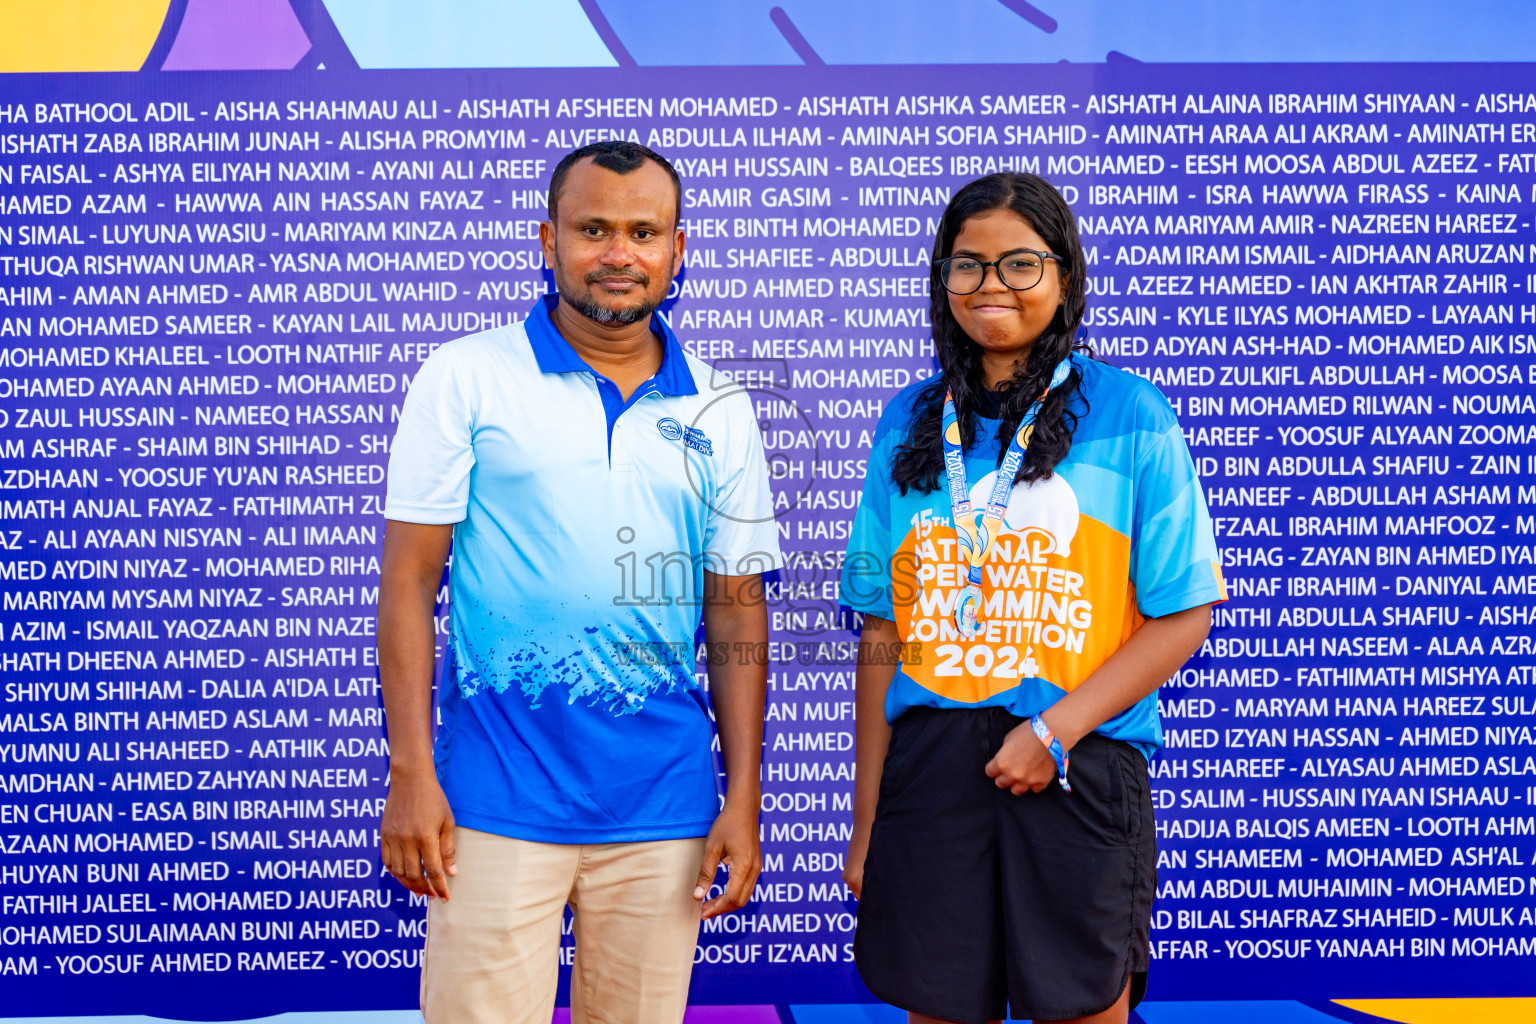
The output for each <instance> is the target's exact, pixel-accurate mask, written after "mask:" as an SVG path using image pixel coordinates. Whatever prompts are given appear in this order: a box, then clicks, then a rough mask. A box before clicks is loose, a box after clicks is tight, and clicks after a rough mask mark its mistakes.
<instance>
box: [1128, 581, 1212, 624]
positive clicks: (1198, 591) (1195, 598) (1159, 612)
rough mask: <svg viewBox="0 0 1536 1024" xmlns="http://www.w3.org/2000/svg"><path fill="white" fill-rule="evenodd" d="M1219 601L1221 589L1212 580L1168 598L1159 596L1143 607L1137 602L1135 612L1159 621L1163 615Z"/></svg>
mask: <svg viewBox="0 0 1536 1024" xmlns="http://www.w3.org/2000/svg"><path fill="white" fill-rule="evenodd" d="M1221 600H1222V596H1221V588H1220V587H1219V586H1217V585H1216V583H1215V581H1214V580H1213V581H1211V582H1210V583H1207V584H1201V585H1200V586H1198V587H1191V588H1190V589H1188V590H1181V591H1179V592H1178V593H1177V594H1173V595H1170V596H1168V597H1162V596H1159V597H1158V599H1157V600H1156V601H1148V602H1146V603H1145V604H1144V605H1143V604H1141V603H1140V602H1138V608H1137V610H1138V611H1140V612H1141V614H1142V615H1143V616H1144V617H1145V618H1149V619H1159V618H1162V617H1163V616H1164V615H1172V614H1174V613H1175V612H1184V611H1188V610H1189V609H1191V608H1195V607H1198V606H1200V605H1202V604H1216V603H1218V602H1220V601H1221Z"/></svg>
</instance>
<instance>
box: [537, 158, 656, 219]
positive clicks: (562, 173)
mask: <svg viewBox="0 0 1536 1024" xmlns="http://www.w3.org/2000/svg"><path fill="white" fill-rule="evenodd" d="M587 157H591V158H592V162H593V163H595V164H597V166H599V167H601V168H603V169H604V170H605V171H612V172H613V173H615V174H629V173H630V172H632V171H634V170H636V169H638V168H639V167H640V165H641V164H643V163H645V161H647V160H649V161H651V162H652V163H655V164H658V165H660V167H661V169H662V170H664V171H666V172H667V176H668V177H670V178H671V179H672V189H673V191H674V192H676V193H677V218H678V220H681V218H682V216H683V182H682V179H681V178H679V177H678V176H677V170H676V168H674V167H673V166H672V164H671V162H670V161H668V160H667V158H666V157H664V156H662V155H661V154H660V153H657V152H656V151H655V150H652V149H647V148H646V147H645V146H642V145H640V143H638V142H625V141H624V140H623V139H605V140H603V141H602V142H594V143H592V144H591V145H589V146H582V147H581V148H580V149H577V150H573V151H571V152H570V153H567V154H566V155H565V157H564V158H563V159H562V160H561V161H560V162H559V163H558V164H556V165H555V173H553V174H551V175H550V176H549V219H550V220H551V221H553V220H554V219H555V213H556V211H557V209H558V208H559V205H560V190H561V189H563V188H564V187H565V179H566V176H567V175H569V174H570V173H571V168H572V167H574V166H576V164H577V162H579V161H581V160H585V159H586V158H587ZM676 223H677V222H676V221H674V224H676Z"/></svg>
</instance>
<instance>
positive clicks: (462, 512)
mask: <svg viewBox="0 0 1536 1024" xmlns="http://www.w3.org/2000/svg"><path fill="white" fill-rule="evenodd" d="M467 515H469V506H467V505H465V506H462V507H459V508H455V509H440V508H422V507H420V506H418V505H385V506H384V518H385V519H391V520H393V521H395V522H397V523H419V524H420V525H422V526H453V525H457V524H458V523H462V522H463V521H464V518H465V516H467Z"/></svg>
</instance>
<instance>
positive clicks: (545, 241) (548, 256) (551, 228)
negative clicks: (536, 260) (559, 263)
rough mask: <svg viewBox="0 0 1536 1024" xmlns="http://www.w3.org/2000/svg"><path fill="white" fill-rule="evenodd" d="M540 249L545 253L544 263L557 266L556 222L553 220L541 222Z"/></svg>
mask: <svg viewBox="0 0 1536 1024" xmlns="http://www.w3.org/2000/svg"><path fill="white" fill-rule="evenodd" d="M539 248H540V249H542V250H543V251H544V262H545V263H547V264H548V265H549V266H551V267H553V266H554V265H555V222H554V221H552V220H541V221H539Z"/></svg>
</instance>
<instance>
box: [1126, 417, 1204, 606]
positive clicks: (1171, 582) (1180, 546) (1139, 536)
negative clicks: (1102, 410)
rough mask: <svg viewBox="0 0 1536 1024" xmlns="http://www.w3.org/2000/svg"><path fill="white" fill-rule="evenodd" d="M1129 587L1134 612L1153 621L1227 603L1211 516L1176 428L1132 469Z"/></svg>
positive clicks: (1158, 440)
mask: <svg viewBox="0 0 1536 1024" xmlns="http://www.w3.org/2000/svg"><path fill="white" fill-rule="evenodd" d="M1135 486H1136V518H1135V522H1134V524H1133V531H1134V532H1133V534H1132V537H1131V583H1132V584H1133V585H1134V586H1135V587H1136V607H1137V609H1138V610H1140V612H1141V614H1142V615H1145V616H1147V617H1148V618H1157V617H1159V616H1162V615H1172V614H1173V613H1174V612H1181V611H1184V610H1185V609H1187V608H1194V607H1196V606H1197V605H1202V604H1212V603H1215V602H1217V601H1225V600H1226V599H1227V588H1226V585H1225V583H1223V582H1222V577H1221V565H1220V558H1219V555H1218V554H1217V551H1216V537H1215V534H1214V533H1213V532H1212V531H1211V515H1210V512H1209V511H1207V509H1206V506H1205V493H1204V491H1202V490H1201V487H1200V478H1199V477H1198V476H1197V475H1196V474H1195V465H1194V462H1193V460H1191V459H1190V457H1189V448H1188V447H1187V446H1186V445H1185V444H1184V435H1183V434H1182V433H1181V432H1180V431H1179V427H1178V424H1177V423H1174V424H1172V425H1170V426H1169V427H1168V428H1167V430H1165V431H1164V432H1163V433H1162V434H1160V435H1158V436H1157V438H1156V440H1154V441H1153V442H1152V443H1151V445H1150V446H1149V447H1148V449H1147V450H1146V451H1145V453H1144V454H1143V455H1142V457H1141V459H1140V460H1139V462H1138V463H1137V466H1136V484H1135Z"/></svg>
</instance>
